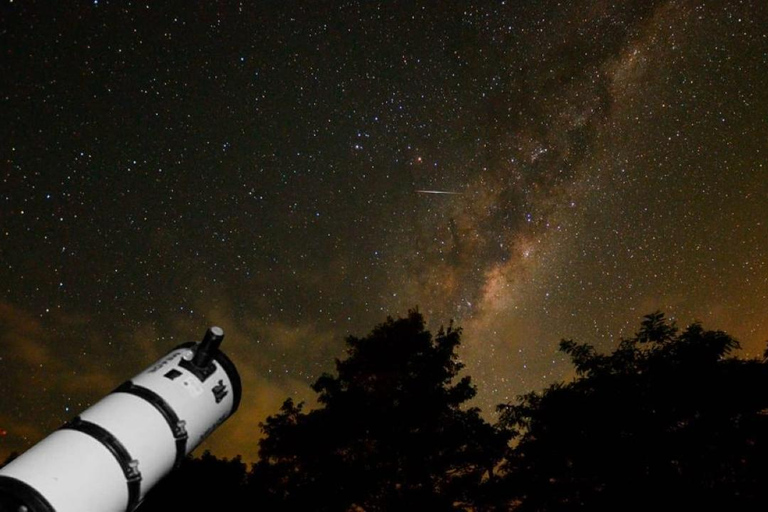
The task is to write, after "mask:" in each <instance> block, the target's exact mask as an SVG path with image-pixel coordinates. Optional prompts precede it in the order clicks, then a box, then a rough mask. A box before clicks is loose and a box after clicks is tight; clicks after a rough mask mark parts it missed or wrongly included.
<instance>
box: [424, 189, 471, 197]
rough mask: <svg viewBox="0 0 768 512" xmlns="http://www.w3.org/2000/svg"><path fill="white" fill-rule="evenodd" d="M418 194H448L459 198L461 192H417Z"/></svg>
mask: <svg viewBox="0 0 768 512" xmlns="http://www.w3.org/2000/svg"><path fill="white" fill-rule="evenodd" d="M416 193H417V194H448V195H451V196H459V195H461V192H450V191H448V190H417V191H416Z"/></svg>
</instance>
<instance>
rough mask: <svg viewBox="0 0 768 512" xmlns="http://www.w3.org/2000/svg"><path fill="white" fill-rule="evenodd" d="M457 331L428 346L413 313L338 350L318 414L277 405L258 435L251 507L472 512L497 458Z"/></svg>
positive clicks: (499, 449)
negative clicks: (474, 402) (342, 355)
mask: <svg viewBox="0 0 768 512" xmlns="http://www.w3.org/2000/svg"><path fill="white" fill-rule="evenodd" d="M460 335H461V331H460V329H454V328H453V327H452V326H451V327H449V328H448V329H447V330H445V331H444V330H442V329H441V330H440V332H439V333H438V334H437V336H435V337H434V338H433V336H432V334H431V333H430V332H429V331H427V330H425V326H424V319H423V317H422V315H421V314H419V313H418V312H417V311H410V312H409V314H408V316H407V317H406V318H400V319H398V320H393V319H392V318H388V319H387V321H386V322H384V323H383V324H380V325H378V326H377V327H376V328H374V330H373V331H372V332H371V333H370V334H369V335H368V336H366V337H364V338H356V337H349V338H348V339H347V345H348V349H347V358H346V359H344V360H337V361H336V372H337V375H335V376H333V375H329V374H324V375H323V376H321V377H320V378H319V379H318V380H317V382H315V384H314V386H313V389H314V390H315V391H316V392H317V393H318V394H319V397H318V401H319V403H320V404H321V407H320V408H318V409H316V410H313V411H311V412H308V413H306V412H304V411H303V408H302V404H298V405H296V404H294V402H293V401H292V400H290V399H288V400H286V401H285V403H284V404H283V406H282V408H281V410H280V412H279V413H278V414H277V415H275V416H271V417H269V418H268V419H267V420H266V422H265V423H263V424H262V425H261V427H262V429H263V431H264V434H265V437H264V438H263V439H262V441H261V442H260V459H261V460H260V462H259V463H258V464H256V465H255V466H254V471H253V472H252V474H251V481H250V485H251V491H252V492H253V493H254V496H253V498H254V499H253V501H254V502H257V503H259V504H260V505H261V506H262V507H265V509H266V510H270V509H275V510H276V509H280V510H318V511H320V510H322V511H347V510H365V511H369V512H370V511H379V510H382V511H383V510H431V511H440V510H457V509H464V508H466V507H469V506H470V505H471V504H472V502H473V500H475V498H476V496H477V494H478V489H479V487H480V485H481V483H482V482H483V481H484V479H487V478H488V477H489V476H492V475H493V471H494V467H495V466H496V464H497V462H498V461H499V459H500V456H501V454H502V453H503V449H504V447H505V446H506V443H507V440H508V436H507V434H506V433H505V432H502V431H499V430H496V429H494V428H493V427H492V426H491V425H489V424H488V423H487V422H485V421H484V420H483V419H482V418H481V417H480V415H479V410H478V409H476V408H470V409H468V410H463V409H461V407H460V406H461V405H462V404H463V403H465V402H466V401H467V400H469V399H471V398H472V397H473V396H474V395H475V388H474V387H473V386H472V384H471V381H470V378H469V377H466V376H465V377H463V378H461V379H459V380H458V381H456V379H457V376H458V373H459V371H460V370H461V368H462V366H463V365H462V364H461V363H460V362H459V361H458V359H457V355H456V349H457V347H458V346H459V343H460Z"/></svg>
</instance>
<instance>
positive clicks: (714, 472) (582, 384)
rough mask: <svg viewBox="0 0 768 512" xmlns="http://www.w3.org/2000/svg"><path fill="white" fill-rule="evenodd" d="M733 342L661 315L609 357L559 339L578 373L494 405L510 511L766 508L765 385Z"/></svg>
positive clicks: (761, 372) (760, 368)
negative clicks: (509, 433) (507, 432)
mask: <svg viewBox="0 0 768 512" xmlns="http://www.w3.org/2000/svg"><path fill="white" fill-rule="evenodd" d="M738 348H739V344H738V342H737V341H736V340H734V339H733V338H732V337H730V336H729V335H727V334H725V333H724V332H721V331H707V330H704V329H703V328H702V327H701V325H699V324H693V325H691V326H689V327H688V328H687V329H685V330H684V331H682V332H680V331H679V330H678V329H677V327H676V326H675V325H674V323H673V322H670V321H668V320H667V319H665V318H664V315H663V314H662V313H660V312H656V313H652V314H650V315H647V316H646V317H645V319H644V321H643V322H642V326H641V329H640V331H639V332H637V333H636V335H635V336H634V337H633V338H631V339H625V340H622V341H621V343H620V344H619V347H618V348H617V349H616V350H615V351H614V352H613V353H611V354H610V355H602V354H598V353H597V352H596V351H595V349H594V348H593V347H592V346H590V345H587V344H579V343H575V342H573V341H571V340H563V341H562V342H561V344H560V349H561V350H562V351H563V352H565V353H566V354H568V355H569V356H570V358H571V361H572V362H573V364H574V366H575V369H576V372H577V378H576V379H575V380H574V381H572V382H570V383H568V384H562V383H561V384H557V385H553V386H551V387H549V388H547V389H546V390H545V391H544V392H541V393H536V392H534V393H529V394H527V395H524V396H523V397H520V399H519V401H518V403H516V404H506V405H501V406H499V410H500V412H501V423H502V424H503V425H504V426H505V427H507V428H509V429H511V430H513V431H515V433H516V434H517V435H518V440H517V444H516V446H515V447H514V448H512V449H511V450H510V451H509V453H508V455H507V457H506V460H505V462H504V470H505V473H506V476H505V478H504V481H503V482H502V483H501V484H500V490H501V492H502V494H503V495H504V498H505V499H504V500H503V501H504V502H505V503H506V500H510V501H511V502H512V503H513V504H514V505H515V506H514V509H515V510H519V511H540V510H548V511H549V510H607V509H614V510H628V509H651V508H654V509H660V508H661V509H664V510H668V509H673V508H676V507H679V508H685V509H695V508H697V507H700V506H704V505H706V508H707V509H709V508H711V507H712V506H721V507H724V508H726V509H729V510H735V509H738V510H745V509H753V508H755V507H757V506H760V507H761V508H762V507H764V506H765V505H766V504H768V379H766V376H767V375H768V374H767V373H766V369H767V368H766V365H765V363H764V362H763V361H759V360H743V359H736V358H733V357H731V353H732V352H733V351H734V350H736V349H738Z"/></svg>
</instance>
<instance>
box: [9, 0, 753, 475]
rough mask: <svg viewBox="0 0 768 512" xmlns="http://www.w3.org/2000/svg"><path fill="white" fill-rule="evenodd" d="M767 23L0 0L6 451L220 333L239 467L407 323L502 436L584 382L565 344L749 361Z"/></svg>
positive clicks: (719, 5) (658, 14)
mask: <svg viewBox="0 0 768 512" xmlns="http://www.w3.org/2000/svg"><path fill="white" fill-rule="evenodd" d="M273 4H274V5H273ZM277 4H279V5H277ZM519 4H522V5H519ZM562 4H565V5H562ZM767 27H768V4H766V3H765V2H760V1H757V0H754V1H744V2H704V1H693V0H689V1H686V0H680V1H647V0H644V1H629V2H617V3H615V4H614V3H611V2H607V1H604V0H590V1H585V2H578V3H567V2H564V3H561V2H554V1H541V2H534V3H531V2H513V1H506V2H504V1H493V2H492V1H487V2H279V3H274V2H271V3H263V4H261V5H258V6H253V5H250V4H248V3H242V4H240V3H236V2H231V3H222V4H218V5H200V6H195V7H189V5H188V4H186V3H183V2H164V3H163V5H162V6H156V5H154V4H134V3H124V2H123V3H117V2H115V3H112V2H106V1H104V0H100V1H93V2H87V3H78V4H76V5H67V6H66V7H65V6H61V7H51V6H50V5H47V4H42V3H40V4H38V3H35V2H19V1H16V2H5V3H4V4H3V6H2V16H0V37H2V40H3V47H4V48H5V51H4V54H3V57H2V75H3V82H2V84H3V85H2V96H1V97H2V107H1V108H2V111H1V113H2V119H3V123H2V124H0V130H1V132H0V133H1V134H2V144H0V151H2V159H1V160H2V165H3V168H2V182H1V183H2V192H1V193H0V219H2V230H1V231H0V235H1V236H2V244H0V283H2V287H0V293H1V295H0V322H1V324H2V333H0V372H1V373H2V377H0V383H2V389H3V390H4V392H5V395H4V399H3V401H2V403H0V429H3V430H5V431H7V435H6V436H5V437H2V438H0V457H4V456H5V455H6V454H7V453H9V452H10V451H12V450H19V449H24V448H26V447H28V446H29V445H30V444H31V443H33V442H35V441H37V440H38V439H40V438H41V437H42V436H43V435H44V434H45V433H46V432H47V431H49V430H51V429H53V428H56V426H58V425H59V424H60V423H61V422H63V421H64V420H66V419H67V418H69V417H71V416H72V415H73V414H76V413H77V412H78V411H79V410H81V409H82V408H83V407H85V406H87V404H89V403H92V402H93V401H95V400H97V399H98V398H99V397H100V396H102V395H103V394H104V393H106V392H108V391H109V390H111V389H113V388H114V386H115V385H117V384H119V383H120V382H121V381H122V380H124V379H125V378H128V377H130V376H131V374H132V373H135V372H138V371H140V370H141V369H142V368H143V367H144V366H146V365H147V364H149V363H151V362H152V361H154V359H155V358H157V357H160V356H161V355H162V354H163V353H164V352H165V351H167V350H170V349H171V348H173V347H174V346H175V345H176V344H178V343H180V342H182V341H188V340H190V339H197V338H199V337H200V336H201V335H202V333H203V332H204V330H205V328H206V327H207V326H208V325H211V324H219V325H221V326H222V327H223V328H224V330H225V332H226V340H225V342H224V347H226V348H227V350H228V351H229V352H230V354H231V356H232V358H233V359H234V360H235V362H236V363H237V364H238V367H239V368H240V371H241V373H242V374H243V379H244V385H245V392H244V401H243V406H242V409H241V411H240V412H239V413H238V415H237V416H236V417H234V418H232V420H230V422H228V424H227V425H225V426H224V427H222V429H221V430H220V432H217V433H216V435H214V436H213V438H212V439H211V440H210V441H209V443H208V444H207V445H206V446H207V447H208V448H210V449H212V450H213V451H214V453H216V454H219V455H227V456H231V455H234V454H236V453H241V454H243V455H244V456H245V458H246V459H247V460H254V459H255V457H256V451H257V445H256V441H257V438H258V422H259V421H263V419H264V418H266V416H267V415H268V414H272V413H274V412H276V410H277V408H278V407H279V405H280V403H281V402H282V400H283V399H284V398H286V397H288V396H293V397H294V398H296V399H299V400H302V399H303V400H308V401H309V403H310V404H311V403H312V400H313V393H312V392H311V390H310V389H309V387H308V385H309V384H310V383H312V382H313V381H314V379H316V378H317V377H318V376H319V375H320V374H321V373H322V372H323V371H330V370H332V369H333V360H334V358H336V357H341V356H343V353H344V337H345V336H346V335H349V334H355V335H363V334H365V333H366V332H368V331H369V330H370V329H371V328H372V327H373V326H374V325H375V324H377V323H379V322H381V321H383V320H384V319H385V318H386V316H387V315H392V316H397V315H404V314H405V313H406V312H407V310H408V309H409V308H413V307H418V308H419V309H420V311H422V312H423V313H425V315H426V316H427V318H428V321H429V323H430V326H431V327H432V328H435V329H436V328H438V327H439V326H440V325H446V324H447V323H448V322H449V321H451V320H453V321H454V322H455V323H456V324H457V325H460V326H462V327H463V329H464V334H463V344H462V347H461V348H460V356H461V359H462V361H463V362H464V363H465V364H466V370H465V371H466V373H467V374H469V375H471V376H472V377H473V378H474V381H475V383H476V384H477V386H478V391H479V395H478V398H477V405H479V406H480V407H482V409H483V410H484V411H485V412H486V413H487V416H488V417H489V419H492V418H493V415H492V411H493V407H494V405H495V404H498V403H500V402H506V401H509V400H514V398H515V396H516V395H518V394H520V393H523V392H526V391H531V390H536V389H541V388H542V387H544V386H545V385H547V384H548V383H551V382H554V381H555V380H558V379H564V378H568V377H569V375H570V367H569V365H568V364H567V362H566V361H565V360H564V358H563V357H562V356H561V355H560V354H558V352H557V344H558V341H559V340H560V339H561V338H564V337H567V338H574V339H576V340H579V341H586V342H590V343H593V344H595V345H596V346H597V347H598V348H600V349H601V350H609V349H610V348H611V347H613V346H615V344H616V343H617V341H618V339H619V338H620V337H621V336H629V335H631V334H632V333H633V332H634V330H635V329H636V326H637V325H638V324H639V320H640V319H641V317H642V316H643V315H644V314H646V313H649V312H651V311H654V310H656V309H661V310H663V311H664V312H666V313H667V315H669V316H671V317H673V318H675V319H676V320H677V321H678V322H679V323H680V324H682V325H685V324H687V323H690V322H692V321H695V320H700V321H702V322H703V323H704V325H705V326H706V327H708V328H715V329H723V330H726V331H728V332H729V333H731V334H733V335H734V336H736V337H737V338H738V339H739V340H740V341H741V342H742V346H743V348H744V353H745V354H746V355H757V354H760V353H762V350H763V349H764V345H765V340H767V339H768V320H767V319H768V298H767V297H766V295H768V291H767V290H768V264H766V254H768V225H767V224H766V222H768V221H767V220H766V212H768V171H767V169H766V158H767V156H768V92H767V91H768V28H767ZM425 192H429V193H425ZM432 192H440V193H432Z"/></svg>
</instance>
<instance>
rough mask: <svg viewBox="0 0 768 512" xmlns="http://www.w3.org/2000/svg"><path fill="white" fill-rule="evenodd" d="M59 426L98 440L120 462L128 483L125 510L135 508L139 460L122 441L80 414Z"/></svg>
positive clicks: (139, 477)
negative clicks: (134, 457)
mask: <svg viewBox="0 0 768 512" xmlns="http://www.w3.org/2000/svg"><path fill="white" fill-rule="evenodd" d="M61 428H62V429H67V430H76V431H78V432H82V433H83V434H86V435H88V436H90V437H92V438H94V439H95V440H97V441H98V442H100V443H101V444H102V445H104V447H105V448H106V449H107V450H109V451H110V453H112V455H113V456H114V457H115V460H117V463H118V464H120V467H121V468H122V470H123V474H124V475H125V481H126V484H127V485H128V505H127V508H126V510H128V511H132V510H133V509H134V508H136V507H137V506H138V504H139V497H140V496H141V472H140V471H139V462H138V461H137V460H134V459H133V458H132V457H131V454H130V453H128V450H126V448H125V446H123V443H121V442H120V440H119V439H117V438H116V437H115V436H113V435H112V434H111V433H110V432H109V431H108V430H106V429H105V428H104V427H101V426H99V425H97V424H96V423H91V422H90V421H85V420H83V419H82V418H80V416H77V417H76V418H75V419H73V420H72V421H70V422H68V423H65V424H64V426H62V427H61Z"/></svg>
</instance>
